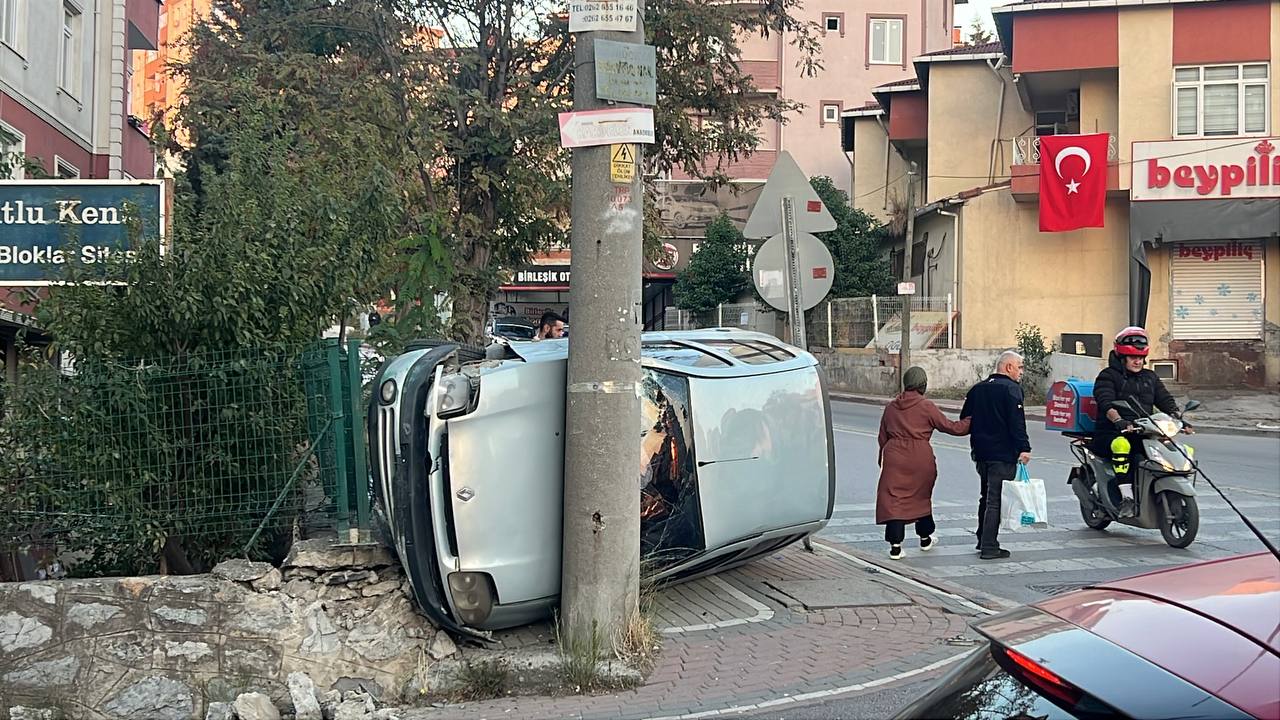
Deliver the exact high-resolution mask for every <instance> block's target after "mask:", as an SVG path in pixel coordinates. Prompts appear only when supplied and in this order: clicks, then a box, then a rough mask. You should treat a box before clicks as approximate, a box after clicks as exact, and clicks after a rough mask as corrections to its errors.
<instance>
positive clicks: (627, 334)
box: [560, 0, 644, 652]
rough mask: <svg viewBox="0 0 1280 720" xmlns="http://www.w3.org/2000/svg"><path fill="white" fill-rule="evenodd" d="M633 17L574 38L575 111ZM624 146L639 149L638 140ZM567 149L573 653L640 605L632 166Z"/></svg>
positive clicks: (601, 645)
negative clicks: (600, 61) (622, 172)
mask: <svg viewBox="0 0 1280 720" xmlns="http://www.w3.org/2000/svg"><path fill="white" fill-rule="evenodd" d="M637 15H638V16H639V17H638V18H637V22H636V29H635V30H634V31H629V32H604V31H592V32H582V33H577V34H575V35H574V42H575V48H574V68H575V74H574V90H573V109H574V111H575V112H576V111H584V110H598V109H602V108H605V107H610V104H609V103H606V102H604V101H602V100H598V99H597V97H596V95H597V90H596V61H595V57H596V53H595V43H596V40H598V39H603V40H614V41H617V42H627V43H636V44H643V43H644V3H643V0H642V1H641V2H640V3H638V7H637ZM617 105H619V106H623V107H626V106H627V104H626V103H618V104H617ZM630 147H631V148H634V149H635V152H636V153H637V154H639V153H640V152H641V150H640V148H641V147H642V145H640V144H638V143H633V144H631V145H630ZM572 152H573V165H572V172H573V231H572V234H571V248H572V251H573V259H572V276H571V280H570V283H569V307H570V312H571V313H572V318H573V322H572V334H571V339H570V341H569V368H568V388H567V389H568V393H567V399H566V403H565V429H566V437H565V443H564V447H565V473H564V549H563V567H562V570H561V595H560V608H561V613H560V623H561V632H562V633H564V640H565V641H566V642H567V644H568V649H569V650H570V651H574V652H577V651H580V650H583V649H587V648H598V649H600V650H604V649H608V648H609V647H610V646H611V645H610V644H611V642H612V640H613V637H614V636H615V633H616V632H617V631H618V630H619V629H621V628H623V627H624V625H625V624H626V623H627V622H628V621H629V620H630V616H631V615H632V613H634V612H635V611H636V609H637V606H638V598H639V578H640V485H639V476H640V399H639V394H638V389H639V387H640V381H641V369H640V325H641V317H640V313H641V293H642V285H641V270H642V262H643V254H642V247H641V244H642V239H641V229H642V226H643V221H644V212H643V201H644V191H643V189H642V187H643V186H642V184H641V182H642V176H643V173H641V172H635V173H634V177H632V178H631V179H630V181H629V182H625V183H618V182H614V181H613V178H612V176H611V172H610V167H611V162H610V161H611V149H610V146H609V145H602V146H596V147H580V148H575V149H574V150H573V151H572ZM638 160H639V158H636V161H637V164H638Z"/></svg>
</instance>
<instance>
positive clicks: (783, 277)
mask: <svg viewBox="0 0 1280 720" xmlns="http://www.w3.org/2000/svg"><path fill="white" fill-rule="evenodd" d="M796 263H797V264H798V265H799V266H800V307H801V308H803V309H805V310H808V309H809V308H811V307H813V306H814V305H817V304H818V303H820V302H822V299H823V298H825V297H826V296H827V293H829V292H831V283H832V282H833V281H834V280H835V274H836V273H835V263H834V261H832V259H831V251H830V250H828V249H827V246H826V245H823V244H822V241H821V240H819V239H818V238H816V237H814V236H813V235H811V234H809V233H805V232H802V233H799V234H798V235H797V236H796ZM751 276H752V279H754V280H755V283H756V290H757V291H759V293H760V297H762V298H764V301H765V302H767V303H769V304H770V305H772V306H773V307H775V308H777V309H779V310H781V311H783V312H787V311H788V310H789V309H790V303H789V302H788V301H787V243H786V241H785V240H784V239H783V238H782V234H781V233H779V234H777V235H774V236H773V237H771V238H769V239H768V240H767V241H765V244H764V245H761V246H760V249H759V250H757V251H756V256H755V259H754V260H752V261H751Z"/></svg>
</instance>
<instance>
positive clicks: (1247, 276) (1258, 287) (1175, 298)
mask: <svg viewBox="0 0 1280 720" xmlns="http://www.w3.org/2000/svg"><path fill="white" fill-rule="evenodd" d="M1262 276H1263V266H1262V252H1261V249H1260V248H1259V249H1258V250H1256V251H1255V252H1254V259H1253V260H1250V259H1249V258H1246V257H1232V258H1227V257H1224V258H1219V259H1217V260H1213V261H1206V260H1204V259H1203V258H1201V257H1195V256H1192V257H1178V254H1177V253H1176V251H1175V253H1174V256H1173V273H1172V287H1171V293H1172V298H1171V301H1170V306H1171V307H1170V310H1171V311H1172V328H1173V337H1175V338H1177V339H1179V340H1258V339H1261V338H1262V309H1263V307H1264V296H1263V292H1262Z"/></svg>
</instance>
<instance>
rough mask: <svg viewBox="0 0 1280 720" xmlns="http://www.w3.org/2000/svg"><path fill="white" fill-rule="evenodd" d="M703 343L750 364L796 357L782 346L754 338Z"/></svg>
mask: <svg viewBox="0 0 1280 720" xmlns="http://www.w3.org/2000/svg"><path fill="white" fill-rule="evenodd" d="M702 344H704V345H707V346H708V347H712V348H715V349H717V350H721V351H723V352H726V353H728V354H730V355H732V356H733V357H734V359H736V360H738V361H739V362H744V363H746V364H748V365H768V364H769V363H776V362H782V361H784V360H790V359H792V358H794V357H795V355H793V354H791V353H790V352H788V351H787V350H783V349H782V348H780V347H777V346H775V345H770V344H769V343H766V342H760V341H754V340H706V341H703V343H702Z"/></svg>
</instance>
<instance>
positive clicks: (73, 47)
mask: <svg viewBox="0 0 1280 720" xmlns="http://www.w3.org/2000/svg"><path fill="white" fill-rule="evenodd" d="M81 37H82V36H81V33H80V10H79V9H78V8H76V7H75V6H74V5H71V4H70V3H64V4H63V6H62V37H61V42H60V44H59V48H58V87H60V88H62V89H63V90H64V91H66V92H68V93H70V94H71V96H72V97H79V96H80V45H81V42H80V40H81Z"/></svg>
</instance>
